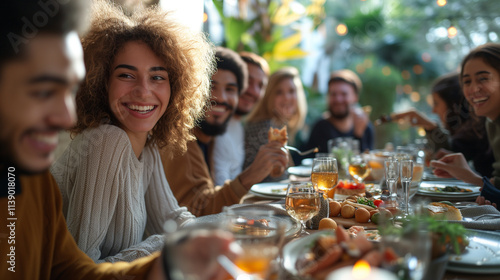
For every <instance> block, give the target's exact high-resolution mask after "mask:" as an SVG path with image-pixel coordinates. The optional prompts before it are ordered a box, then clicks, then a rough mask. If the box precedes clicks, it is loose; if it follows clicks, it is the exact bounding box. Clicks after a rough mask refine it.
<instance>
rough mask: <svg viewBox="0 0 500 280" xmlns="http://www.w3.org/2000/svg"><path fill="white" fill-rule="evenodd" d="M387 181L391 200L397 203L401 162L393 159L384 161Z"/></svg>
mask: <svg viewBox="0 0 500 280" xmlns="http://www.w3.org/2000/svg"><path fill="white" fill-rule="evenodd" d="M384 166H385V181H386V183H387V187H388V188H389V198H390V200H391V201H392V202H393V203H395V202H396V201H397V184H398V179H399V161H398V160H397V159H395V158H393V157H391V158H388V159H386V160H385V161H384Z"/></svg>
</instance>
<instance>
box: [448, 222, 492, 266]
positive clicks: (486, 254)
mask: <svg viewBox="0 0 500 280" xmlns="http://www.w3.org/2000/svg"><path fill="white" fill-rule="evenodd" d="M466 236H467V238H468V240H469V245H467V247H466V248H465V251H464V252H463V253H462V254H460V255H451V256H450V257H449V261H448V266H447V270H450V271H455V272H465V273H478V274H492V273H500V255H499V252H500V233H497V232H489V231H480V230H467V233H466Z"/></svg>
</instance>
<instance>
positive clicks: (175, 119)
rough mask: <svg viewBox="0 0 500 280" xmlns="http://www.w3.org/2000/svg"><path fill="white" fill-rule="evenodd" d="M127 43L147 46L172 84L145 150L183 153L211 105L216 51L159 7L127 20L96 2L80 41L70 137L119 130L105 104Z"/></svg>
mask: <svg viewBox="0 0 500 280" xmlns="http://www.w3.org/2000/svg"><path fill="white" fill-rule="evenodd" d="M131 41H139V42H143V43H145V44H146V45H148V46H149V47H150V48H151V50H152V51H153V52H154V53H155V54H156V55H157V56H158V57H159V58H160V59H162V60H163V61H164V64H165V65H166V66H167V71H168V75H169V80H170V87H171V95H170V101H169V105H168V107H167V109H166V111H165V113H164V115H163V116H162V117H161V118H160V119H159V120H158V122H157V123H156V125H155V126H154V128H153V129H152V131H150V137H149V139H148V144H152V143H154V144H156V145H158V147H160V148H162V147H164V146H167V144H168V146H169V150H172V151H180V152H184V151H185V150H186V143H187V141H189V140H193V139H194V136H193V135H192V134H191V129H192V128H193V127H194V126H195V125H196V124H197V120H198V119H201V118H202V117H203V116H204V108H205V105H206V103H207V102H208V100H209V96H210V79H211V77H212V74H213V73H214V69H215V67H214V65H215V64H214V62H215V59H214V57H215V56H214V47H213V45H212V44H210V43H209V42H208V40H207V38H206V37H205V36H204V34H202V33H200V32H195V31H193V30H191V29H189V28H187V27H184V26H182V25H179V24H177V23H176V22H175V21H173V20H172V19H171V18H170V17H169V15H168V13H167V12H165V11H162V10H161V9H160V8H159V7H158V6H154V7H151V8H142V9H140V10H138V11H136V12H134V14H133V15H131V16H126V15H125V14H124V13H123V11H122V10H121V9H120V8H118V7H117V6H115V5H113V4H111V3H109V2H107V1H94V3H93V6H92V21H91V27H90V29H89V31H88V32H87V34H86V35H85V36H84V38H82V45H83V50H84V58H85V66H86V68H87V75H86V78H85V80H84V82H83V84H82V85H81V87H80V89H79V91H78V93H77V95H76V104H77V114H78V121H77V124H76V126H75V127H74V128H73V129H72V132H73V133H74V134H78V133H81V132H82V131H83V130H85V129H87V128H92V127H97V126H99V125H100V124H102V123H103V122H109V123H110V124H114V125H119V122H118V121H117V119H116V117H115V116H114V115H113V113H112V111H111V108H110V105H109V101H108V85H109V77H110V74H111V65H112V63H113V61H114V58H115V56H116V54H117V53H118V52H119V51H120V50H121V49H122V48H123V46H124V45H125V44H126V43H127V42H131Z"/></svg>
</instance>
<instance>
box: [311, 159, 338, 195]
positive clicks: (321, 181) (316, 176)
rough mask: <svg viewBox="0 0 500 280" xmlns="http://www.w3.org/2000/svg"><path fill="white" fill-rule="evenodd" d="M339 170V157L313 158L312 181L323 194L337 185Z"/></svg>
mask: <svg viewBox="0 0 500 280" xmlns="http://www.w3.org/2000/svg"><path fill="white" fill-rule="evenodd" d="M338 179H339V170H338V166H337V159H336V158H333V157H318V158H315V159H314V160H313V164H312V170H311V181H312V183H313V185H314V186H315V187H316V188H317V189H318V190H319V191H321V192H323V194H326V193H327V192H328V191H329V190H330V189H333V188H334V187H335V186H336V185H337V181H338Z"/></svg>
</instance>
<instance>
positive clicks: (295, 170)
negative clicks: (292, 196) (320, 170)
mask: <svg viewBox="0 0 500 280" xmlns="http://www.w3.org/2000/svg"><path fill="white" fill-rule="evenodd" d="M288 173H290V174H292V175H295V176H301V177H309V176H311V166H304V165H299V166H290V167H288Z"/></svg>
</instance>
